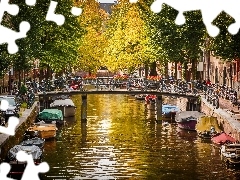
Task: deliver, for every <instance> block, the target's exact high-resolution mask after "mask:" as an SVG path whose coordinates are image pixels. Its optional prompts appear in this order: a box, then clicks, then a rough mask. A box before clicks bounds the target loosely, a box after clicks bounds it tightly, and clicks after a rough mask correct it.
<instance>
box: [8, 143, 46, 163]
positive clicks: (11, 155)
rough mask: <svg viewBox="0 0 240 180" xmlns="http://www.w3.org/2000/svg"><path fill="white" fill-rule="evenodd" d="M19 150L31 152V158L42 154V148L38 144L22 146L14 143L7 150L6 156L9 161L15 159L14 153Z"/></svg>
mask: <svg viewBox="0 0 240 180" xmlns="http://www.w3.org/2000/svg"><path fill="white" fill-rule="evenodd" d="M19 151H24V152H26V153H27V154H32V156H33V159H34V160H36V159H40V158H41V156H42V150H41V149H40V148H39V147H38V146H34V145H32V146H22V145H15V146H14V147H13V148H11V149H10V150H9V151H8V158H9V159H10V160H11V161H14V160H16V155H17V153H18V152H19Z"/></svg>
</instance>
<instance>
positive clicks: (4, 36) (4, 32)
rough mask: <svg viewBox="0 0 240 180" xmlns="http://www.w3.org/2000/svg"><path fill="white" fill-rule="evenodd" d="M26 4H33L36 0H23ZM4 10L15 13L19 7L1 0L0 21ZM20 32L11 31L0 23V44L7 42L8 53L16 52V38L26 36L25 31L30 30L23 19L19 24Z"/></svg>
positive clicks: (6, 0)
mask: <svg viewBox="0 0 240 180" xmlns="http://www.w3.org/2000/svg"><path fill="white" fill-rule="evenodd" d="M25 2H26V4H27V5H29V6H33V5H35V3H36V0H25ZM4 12H8V13H9V14H10V15H13V16H15V15H17V14H18V12H19V7H18V6H17V5H15V4H9V0H1V2H0V23H1V22H2V18H3V15H4ZM19 30H20V32H16V31H13V30H11V29H9V28H7V27H4V26H2V25H0V44H4V43H8V52H9V53H10V54H15V53H16V52H18V46H17V44H16V42H15V41H16V40H17V39H22V38H25V37H27V35H26V34H27V32H28V31H29V30H30V24H29V23H28V22H26V21H23V22H21V23H20V25H19Z"/></svg>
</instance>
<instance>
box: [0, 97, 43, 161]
mask: <svg viewBox="0 0 240 180" xmlns="http://www.w3.org/2000/svg"><path fill="white" fill-rule="evenodd" d="M38 110H39V107H38V102H35V103H34V104H33V106H32V108H31V109H26V110H25V111H24V112H23V113H22V116H21V117H20V118H19V124H18V126H17V128H16V133H15V136H9V135H6V134H0V150H1V154H0V161H3V160H4V159H5V157H6V154H7V152H8V150H9V149H10V148H12V147H13V146H14V145H15V144H18V143H20V142H21V141H22V139H23V134H24V132H25V130H26V129H27V128H28V127H29V126H30V125H31V124H32V123H34V121H35V118H36V116H37V114H38Z"/></svg>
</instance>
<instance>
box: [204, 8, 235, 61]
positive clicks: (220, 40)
mask: <svg viewBox="0 0 240 180" xmlns="http://www.w3.org/2000/svg"><path fill="white" fill-rule="evenodd" d="M234 22H235V21H234V19H233V18H232V17H230V16H229V15H227V14H226V13H224V12H222V13H221V14H220V15H219V16H218V17H217V18H216V19H215V21H214V23H213V24H215V25H216V26H217V27H219V28H220V33H219V35H218V36H217V37H215V38H211V39H210V47H209V49H210V50H211V51H212V52H213V54H214V55H215V56H219V57H221V59H223V60H229V61H232V60H237V59H240V44H239V42H240V33H239V32H238V34H236V35H231V34H230V33H229V32H228V30H227V28H228V27H229V25H230V24H232V23H234Z"/></svg>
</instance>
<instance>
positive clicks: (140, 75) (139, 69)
mask: <svg viewBox="0 0 240 180" xmlns="http://www.w3.org/2000/svg"><path fill="white" fill-rule="evenodd" d="M138 74H139V77H142V67H140V68H138Z"/></svg>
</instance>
